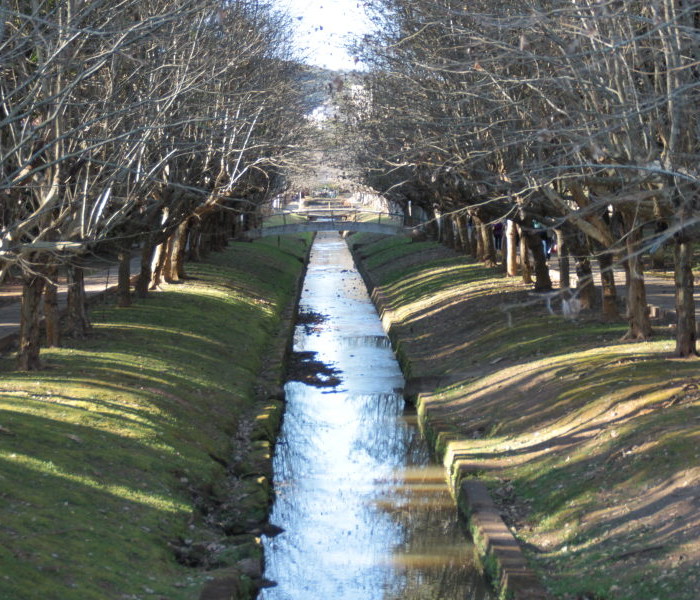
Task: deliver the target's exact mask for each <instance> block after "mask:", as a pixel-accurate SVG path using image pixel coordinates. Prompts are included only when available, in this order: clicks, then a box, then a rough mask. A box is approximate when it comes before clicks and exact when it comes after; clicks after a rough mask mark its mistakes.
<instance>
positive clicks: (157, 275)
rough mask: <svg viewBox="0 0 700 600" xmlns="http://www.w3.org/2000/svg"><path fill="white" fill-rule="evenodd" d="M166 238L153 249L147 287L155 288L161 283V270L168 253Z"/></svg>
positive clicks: (163, 267)
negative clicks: (149, 280)
mask: <svg viewBox="0 0 700 600" xmlns="http://www.w3.org/2000/svg"><path fill="white" fill-rule="evenodd" d="M167 245H168V242H167V240H166V241H163V242H161V243H160V244H158V245H157V246H156V247H155V250H154V251H153V262H152V263H151V285H150V286H149V288H148V289H150V290H157V289H159V288H160V285H161V283H163V270H164V269H165V260H166V258H167V255H168V253H167V252H166V246H167Z"/></svg>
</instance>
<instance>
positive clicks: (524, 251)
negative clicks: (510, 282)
mask: <svg viewBox="0 0 700 600" xmlns="http://www.w3.org/2000/svg"><path fill="white" fill-rule="evenodd" d="M518 233H519V234H520V273H521V275H522V278H523V283H528V284H529V283H532V263H531V262H530V248H529V247H528V243H527V236H526V235H525V232H524V231H523V228H522V227H518Z"/></svg>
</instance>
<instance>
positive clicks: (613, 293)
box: [598, 252, 620, 321]
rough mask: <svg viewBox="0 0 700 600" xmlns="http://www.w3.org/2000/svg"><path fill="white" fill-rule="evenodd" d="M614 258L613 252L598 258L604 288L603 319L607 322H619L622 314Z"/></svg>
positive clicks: (605, 253) (604, 253)
mask: <svg viewBox="0 0 700 600" xmlns="http://www.w3.org/2000/svg"><path fill="white" fill-rule="evenodd" d="M613 258H614V257H613V254H612V253H611V252H603V253H602V254H601V255H600V257H599V258H598V264H599V265H600V281H601V286H602V288H603V319H604V320H606V321H617V320H618V319H619V318H620V313H619V311H618V310H617V289H616V288H615V273H614V272H613Z"/></svg>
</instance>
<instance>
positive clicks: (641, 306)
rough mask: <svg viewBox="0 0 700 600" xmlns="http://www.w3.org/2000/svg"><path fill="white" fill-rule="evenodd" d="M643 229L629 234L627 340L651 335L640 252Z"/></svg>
mask: <svg viewBox="0 0 700 600" xmlns="http://www.w3.org/2000/svg"><path fill="white" fill-rule="evenodd" d="M641 237H642V232H641V229H639V228H637V229H635V230H633V231H631V232H630V233H629V234H628V235H627V260H628V264H629V269H630V284H629V288H628V289H627V320H628V321H629V330H628V331H627V333H626V334H625V336H624V339H627V340H646V339H648V338H649V337H651V322H650V320H649V307H648V306H647V294H646V289H645V287H644V273H643V270H642V260H641V256H640V254H639V251H640V248H639V245H640V241H641Z"/></svg>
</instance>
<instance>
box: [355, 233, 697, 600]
mask: <svg viewBox="0 0 700 600" xmlns="http://www.w3.org/2000/svg"><path fill="white" fill-rule="evenodd" d="M351 244H353V245H355V246H356V248H357V253H358V254H360V255H361V256H362V259H363V264H364V267H365V269H366V270H367V271H368V272H369V273H370V275H371V277H372V279H373V281H374V283H375V284H376V285H377V286H378V288H377V291H378V293H379V295H381V297H382V298H383V302H384V304H385V310H384V315H383V316H384V321H385V325H388V326H390V328H391V333H390V335H391V337H392V340H393V341H394V344H395V347H396V348H397V354H398V357H399V359H400V361H401V363H402V365H403V368H404V371H405V373H406V374H407V375H408V376H409V377H435V376H438V377H441V378H442V379H443V381H445V382H448V383H445V384H442V387H441V388H440V389H437V390H435V391H434V392H432V393H426V394H422V395H421V396H420V397H419V399H418V403H419V413H420V415H421V418H422V420H423V424H424V426H425V429H426V431H427V433H428V435H429V437H430V438H431V439H432V441H433V443H434V444H435V446H436V448H437V449H438V451H439V453H440V454H441V455H442V456H443V457H444V462H445V465H446V467H447V468H448V469H449V472H450V473H451V475H452V477H453V480H454V482H455V484H458V482H459V480H460V479H461V478H464V477H479V478H480V479H482V480H484V481H485V482H486V483H487V485H488V486H489V488H490V490H491V492H492V496H493V497H494V499H495V501H496V502H497V503H498V504H499V505H500V506H501V508H502V512H503V514H504V519H505V520H506V522H507V523H508V524H509V526H510V527H511V529H512V531H513V533H514V534H515V536H516V537H517V538H518V539H519V540H520V541H521V543H522V545H523V546H524V549H525V552H526V555H527V557H528V560H529V562H530V563H531V565H532V567H533V568H534V569H535V570H536V572H537V573H538V574H539V576H540V577H541V579H542V581H543V582H544V584H545V585H546V587H547V588H548V589H549V590H550V591H551V592H552V595H553V596H554V597H557V598H568V599H581V600H583V599H589V600H594V599H596V600H602V599H611V600H612V599H626V600H652V599H657V600H670V599H671V598H672V599H673V600H696V599H697V597H698V596H697V594H698V589H700V549H699V545H700V507H699V506H698V504H697V498H698V496H699V494H700V458H699V457H700V428H699V425H700V420H699V419H700V401H699V399H700V391H699V386H700V377H699V376H698V361H697V360H696V359H693V360H679V359H675V358H672V357H671V352H672V350H673V347H674V343H673V340H672V339H671V338H670V330H669V329H668V328H667V329H663V330H662V329H658V330H657V331H656V335H655V336H654V338H653V340H652V341H650V342H644V343H622V342H620V338H621V336H622V335H623V333H624V331H625V329H626V328H625V326H624V324H622V323H615V324H606V323H602V322H600V321H599V320H598V319H597V318H596V317H595V316H588V315H582V316H581V318H579V319H578V320H577V321H575V322H572V321H567V320H565V319H563V318H562V317H560V316H552V315H549V314H548V313H547V311H546V310H545V308H544V304H543V302H542V301H534V303H532V295H530V294H528V291H527V288H525V287H524V286H522V285H521V284H520V283H518V282H514V281H509V280H508V279H506V278H505V277H503V276H502V275H501V274H499V273H497V272H495V270H491V269H486V268H484V267H482V266H480V265H478V264H475V263H473V262H471V261H470V260H469V259H467V258H465V257H456V256H455V255H454V254H453V253H451V252H449V251H447V250H444V249H441V248H439V247H438V246H437V245H436V244H433V243H429V242H426V243H409V241H408V240H406V239H403V238H384V239H380V238H377V237H372V236H367V235H357V236H353V238H352V241H351Z"/></svg>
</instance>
